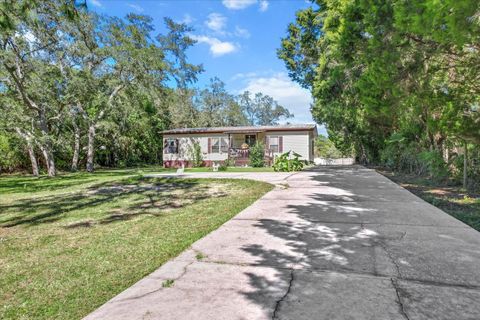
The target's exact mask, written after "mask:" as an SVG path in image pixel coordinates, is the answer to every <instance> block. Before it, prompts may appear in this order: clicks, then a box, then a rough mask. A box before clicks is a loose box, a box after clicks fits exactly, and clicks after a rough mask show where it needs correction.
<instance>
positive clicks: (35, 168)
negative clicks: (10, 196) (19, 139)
mask: <svg viewBox="0 0 480 320" xmlns="http://www.w3.org/2000/svg"><path fill="white" fill-rule="evenodd" d="M27 151H28V156H29V157H30V162H31V163H32V174H33V175H34V176H35V177H38V162H37V157H36V156H35V150H33V145H32V141H30V140H27Z"/></svg>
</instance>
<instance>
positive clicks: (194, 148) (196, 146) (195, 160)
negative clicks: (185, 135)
mask: <svg viewBox="0 0 480 320" xmlns="http://www.w3.org/2000/svg"><path fill="white" fill-rule="evenodd" d="M188 151H189V153H190V158H191V159H192V166H193V167H201V166H202V165H203V154H202V148H201V146H200V143H199V142H198V141H196V140H195V141H193V142H192V145H191V146H190V147H189V150H188Z"/></svg>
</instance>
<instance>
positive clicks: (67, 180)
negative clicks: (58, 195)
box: [0, 170, 136, 194]
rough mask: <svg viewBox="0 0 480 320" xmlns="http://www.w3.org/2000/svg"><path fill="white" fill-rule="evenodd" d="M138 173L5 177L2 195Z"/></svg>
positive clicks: (0, 186) (0, 185)
mask: <svg viewBox="0 0 480 320" xmlns="http://www.w3.org/2000/svg"><path fill="white" fill-rule="evenodd" d="M135 173H136V171H133V170H128V171H100V172H98V173H93V174H92V173H85V172H77V173H69V174H65V175H59V176H56V177H53V178H52V177H48V176H40V177H26V176H3V177H0V194H13V193H22V192H23V193H28V192H39V191H55V190H59V189H63V188H69V187H72V186H76V185H79V184H84V183H90V182H95V181H96V180H98V179H99V178H109V177H116V176H117V177H119V178H122V177H125V176H128V175H133V174H135Z"/></svg>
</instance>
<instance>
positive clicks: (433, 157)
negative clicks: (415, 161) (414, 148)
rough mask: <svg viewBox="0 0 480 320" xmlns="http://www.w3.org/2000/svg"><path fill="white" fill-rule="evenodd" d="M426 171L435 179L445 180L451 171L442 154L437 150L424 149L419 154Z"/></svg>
mask: <svg viewBox="0 0 480 320" xmlns="http://www.w3.org/2000/svg"><path fill="white" fill-rule="evenodd" d="M418 158H419V160H420V163H421V164H422V166H423V167H424V168H425V172H426V173H427V174H428V175H429V176H430V177H431V178H433V179H435V180H445V179H446V178H448V175H449V172H448V167H447V164H446V163H445V161H444V160H443V157H442V155H441V154H440V153H439V152H437V151H424V152H421V153H420V154H419V155H418Z"/></svg>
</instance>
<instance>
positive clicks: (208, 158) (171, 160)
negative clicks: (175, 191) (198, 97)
mask: <svg viewBox="0 0 480 320" xmlns="http://www.w3.org/2000/svg"><path fill="white" fill-rule="evenodd" d="M265 135H266V136H267V137H271V136H279V137H282V140H283V148H282V150H283V152H287V151H289V150H291V151H294V152H296V153H298V154H300V155H301V156H302V157H301V159H302V160H308V161H313V153H312V144H313V139H314V135H313V133H312V132H311V131H307V130H306V131H269V132H266V133H258V141H260V142H263V141H265V138H264V137H265ZM231 136H232V142H233V146H234V147H236V148H239V147H240V146H241V145H242V143H244V142H245V134H238V133H235V134H232V135H231ZM163 138H164V139H170V138H171V139H178V142H179V147H178V153H175V154H171V153H165V151H164V153H163V160H164V162H165V164H168V166H179V165H181V163H183V162H186V161H191V160H192V159H191V155H190V150H191V148H192V147H193V143H194V141H198V142H199V143H200V147H201V151H202V156H203V160H204V161H205V162H206V164H207V165H210V164H211V162H213V161H224V160H227V159H228V152H222V151H220V153H208V139H209V138H223V139H225V141H227V142H228V134H215V133H210V134H207V133H201V134H198V133H197V134H165V135H164V136H163ZM280 154H281V152H277V153H275V154H274V156H278V155H280Z"/></svg>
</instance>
